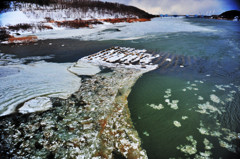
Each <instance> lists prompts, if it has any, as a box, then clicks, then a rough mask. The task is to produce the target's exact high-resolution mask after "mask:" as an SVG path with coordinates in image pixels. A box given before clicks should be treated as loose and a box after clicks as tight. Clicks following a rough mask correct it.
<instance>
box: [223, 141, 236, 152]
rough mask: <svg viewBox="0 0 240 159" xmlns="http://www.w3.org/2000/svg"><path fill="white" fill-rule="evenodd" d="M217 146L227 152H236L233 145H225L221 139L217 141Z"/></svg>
mask: <svg viewBox="0 0 240 159" xmlns="http://www.w3.org/2000/svg"><path fill="white" fill-rule="evenodd" d="M219 144H220V146H221V147H223V148H226V149H228V150H229V151H231V152H234V153H236V150H235V149H234V147H233V145H231V144H229V143H227V142H225V141H223V140H221V139H219Z"/></svg>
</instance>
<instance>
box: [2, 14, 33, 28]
mask: <svg viewBox="0 0 240 159" xmlns="http://www.w3.org/2000/svg"><path fill="white" fill-rule="evenodd" d="M20 23H27V24H29V23H30V19H29V18H28V17H27V16H26V15H25V14H24V13H23V12H22V11H11V12H6V13H2V14H0V25H1V26H8V25H17V24H20Z"/></svg>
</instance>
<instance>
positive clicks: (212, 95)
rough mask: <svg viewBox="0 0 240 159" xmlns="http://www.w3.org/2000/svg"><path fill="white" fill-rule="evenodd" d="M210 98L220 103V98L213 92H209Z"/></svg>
mask: <svg viewBox="0 0 240 159" xmlns="http://www.w3.org/2000/svg"><path fill="white" fill-rule="evenodd" d="M210 99H211V100H212V101H213V102H215V103H220V99H219V98H218V96H216V95H215V94H211V95H210Z"/></svg>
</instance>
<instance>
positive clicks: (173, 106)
mask: <svg viewBox="0 0 240 159" xmlns="http://www.w3.org/2000/svg"><path fill="white" fill-rule="evenodd" d="M178 102H179V101H178V100H173V101H172V103H170V107H171V108H172V109H175V110H176V109H178V105H177V103H178Z"/></svg>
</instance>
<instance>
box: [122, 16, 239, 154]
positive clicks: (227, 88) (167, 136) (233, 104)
mask: <svg viewBox="0 0 240 159" xmlns="http://www.w3.org/2000/svg"><path fill="white" fill-rule="evenodd" d="M189 22H190V23H192V24H194V25H199V26H203V27H207V28H210V29H213V30H214V31H212V32H176V33H155V34H153V35H151V38H149V39H138V40H135V41H131V42H132V44H129V43H128V45H129V46H132V47H136V48H141V47H143V48H145V49H147V50H149V51H153V52H154V53H156V52H158V53H160V54H163V57H166V56H167V55H168V57H169V58H171V59H172V64H163V65H161V67H160V68H159V69H158V70H155V71H153V72H150V73H147V74H145V75H143V76H142V77H141V78H140V79H139V80H138V81H137V83H136V84H135V86H134V87H133V89H132V92H131V94H130V96H129V98H128V101H129V108H130V111H131V115H132V120H133V122H134V125H135V127H136V129H137V130H138V132H139V134H140V137H141V138H142V141H143V147H144V148H145V149H146V150H147V154H148V156H149V158H187V157H190V158H200V157H203V158H208V157H209V158H220V157H222V158H226V159H229V158H240V139H238V138H237V133H240V23H237V22H231V21H216V20H204V19H191V20H189ZM124 45H126V44H124ZM166 54H167V55H166ZM177 57H178V58H177ZM177 59H178V61H177ZM179 59H181V62H179ZM176 61H177V62H176ZM161 62H162V61H161V60H160V62H158V63H161ZM180 63H181V64H183V65H184V67H183V68H180V67H179V64H180ZM169 89H170V93H169V92H168V93H166V91H169ZM166 95H167V96H166ZM164 96H165V97H164ZM166 99H168V100H170V102H173V100H177V101H178V103H177V107H178V108H177V109H176V108H175V109H173V108H171V104H167V102H166V101H165V100H166ZM150 104H154V105H156V106H158V105H159V104H162V105H163V106H164V108H163V109H160V110H158V109H154V108H153V107H151V106H149V105H150ZM185 116H186V117H187V119H185V120H184V118H185ZM182 118H183V119H182ZM174 121H177V122H179V123H180V124H181V126H179V127H177V126H178V125H176V126H175V125H174ZM177 122H175V123H177ZM189 136H192V137H193V140H189V141H188V140H187V139H186V137H189ZM206 139H207V140H206ZM204 141H205V144H204ZM206 141H207V142H206ZM206 143H207V144H206ZM209 143H210V144H209ZM180 145H182V147H181V146H180ZM187 145H189V146H187ZM205 145H207V147H205ZM209 145H211V146H209ZM179 146H180V147H179ZM177 147H179V149H177ZM189 147H190V150H189V149H188V150H189V151H188V150H187V148H189ZM191 150H192V151H191ZM204 152H206V153H204Z"/></svg>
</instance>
